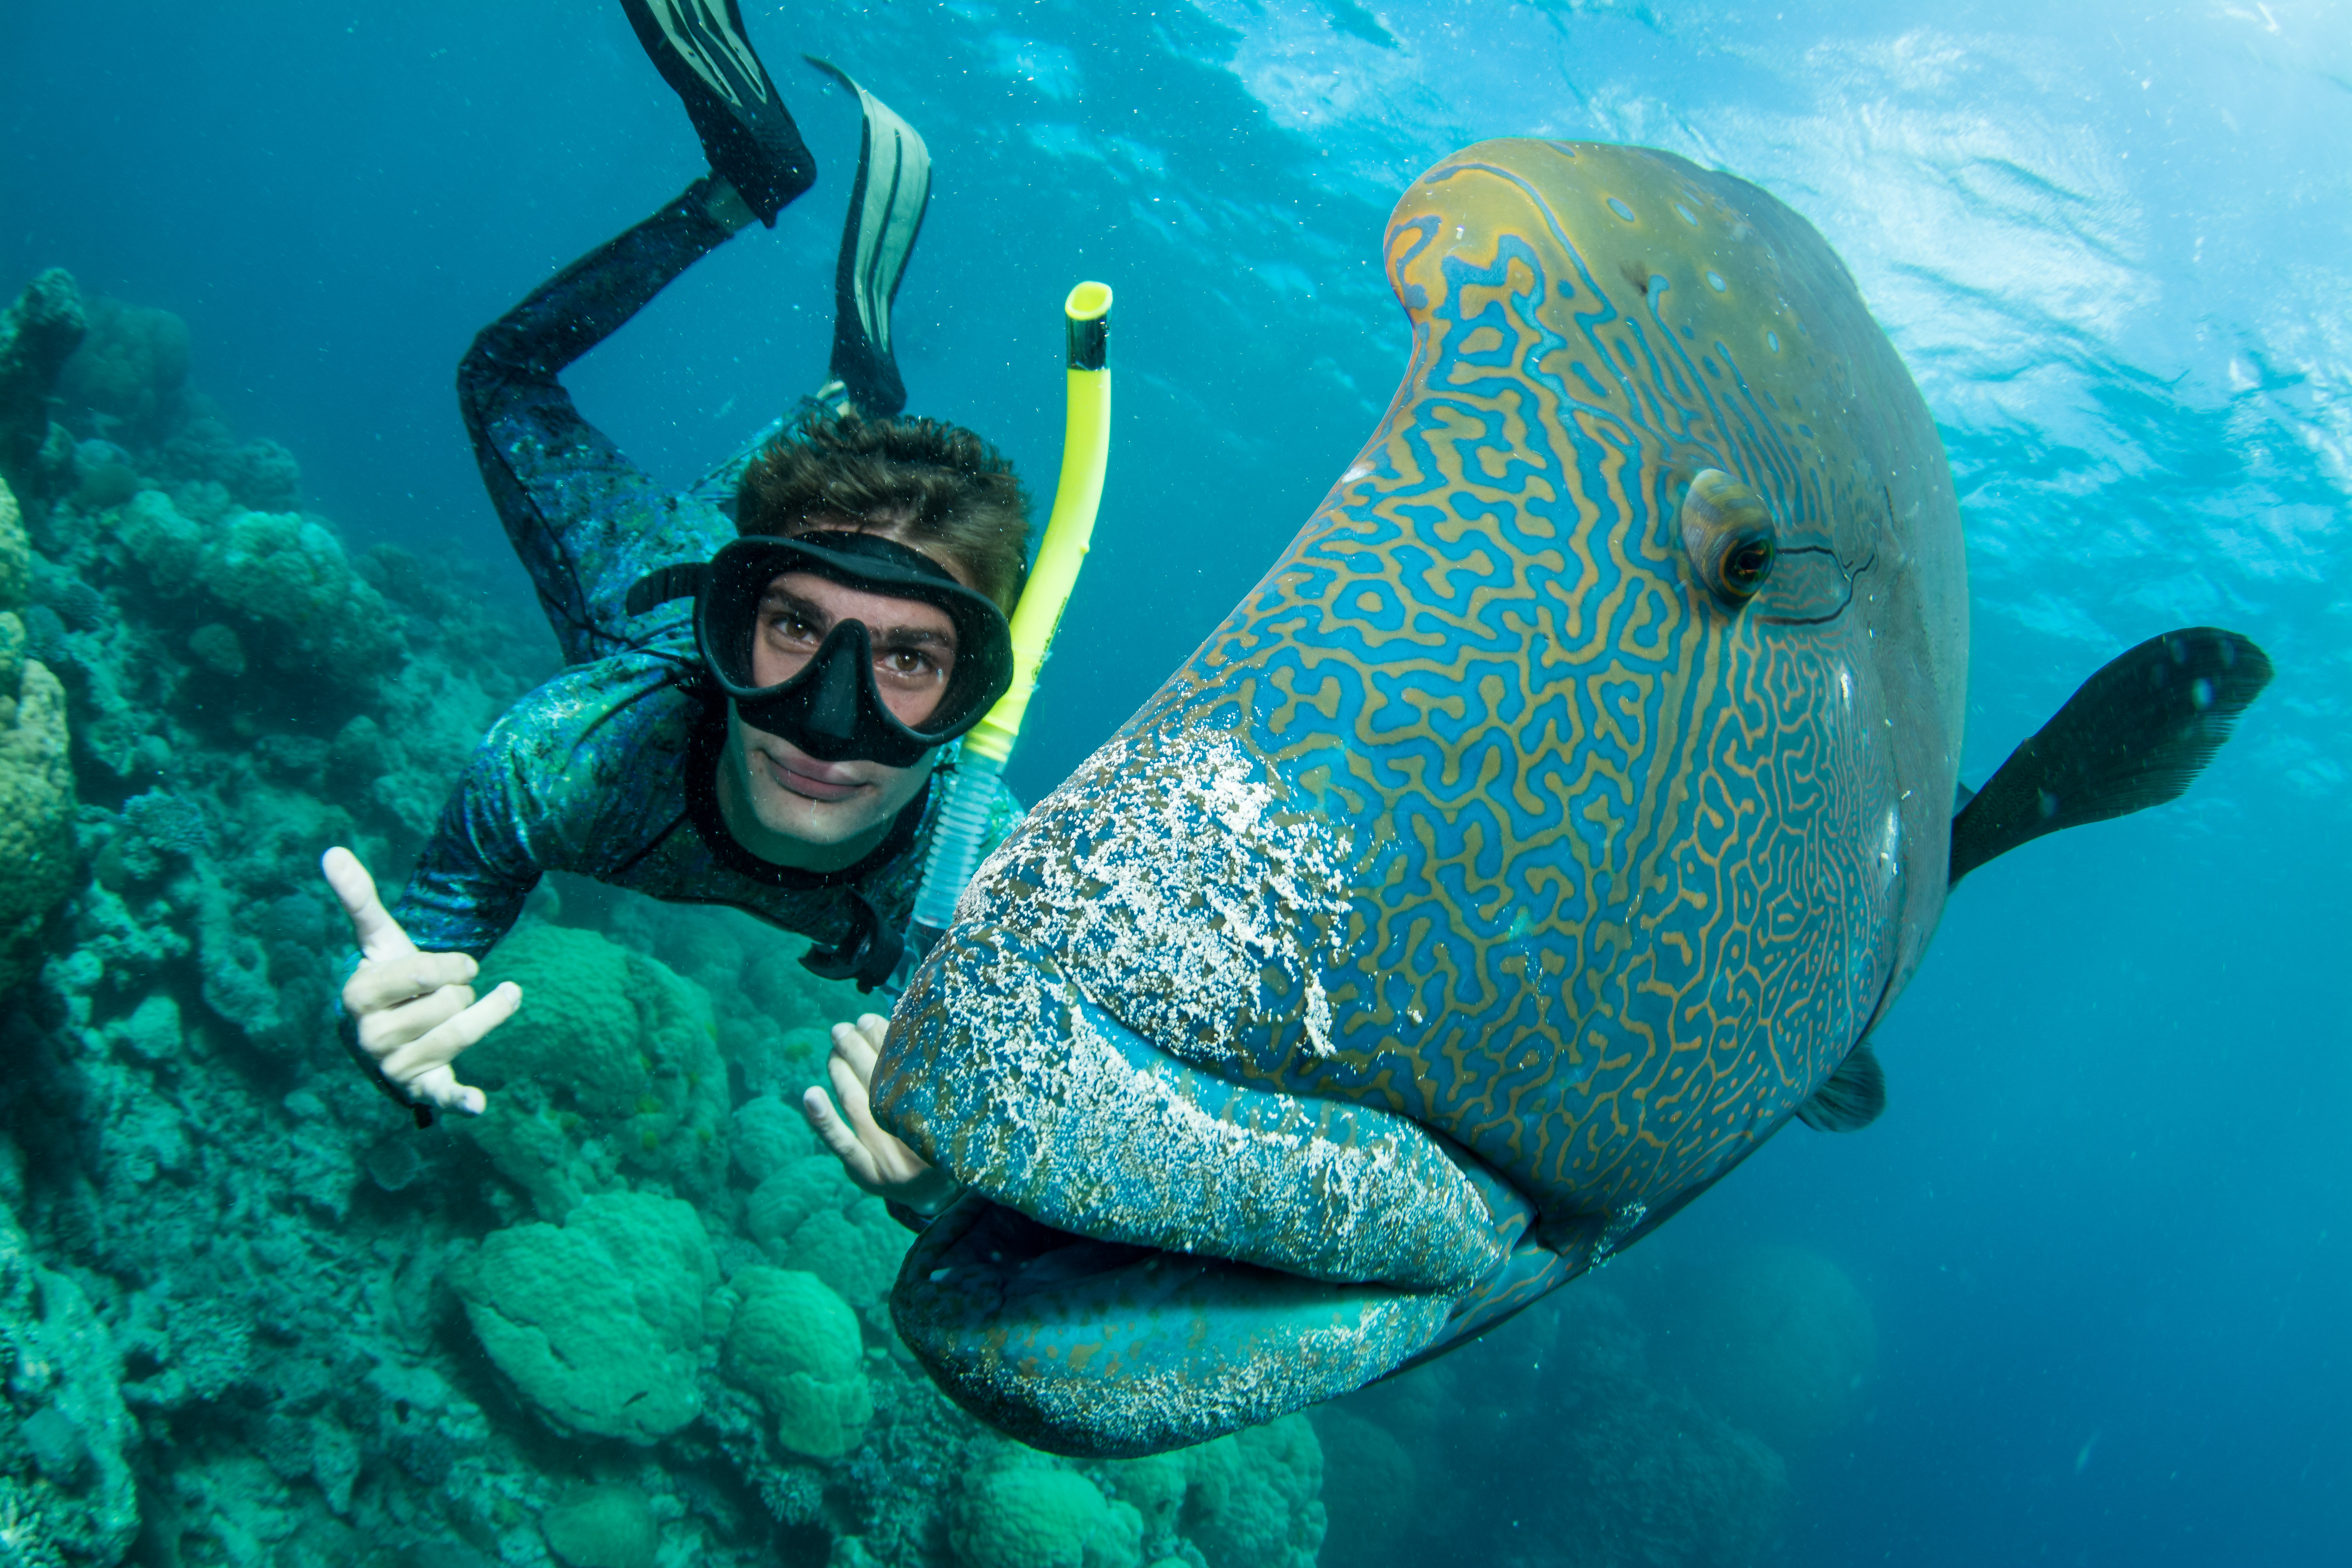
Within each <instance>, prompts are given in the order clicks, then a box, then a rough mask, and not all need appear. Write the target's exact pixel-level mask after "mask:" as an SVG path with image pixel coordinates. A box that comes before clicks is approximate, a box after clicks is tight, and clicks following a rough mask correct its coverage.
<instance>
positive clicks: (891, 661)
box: [882, 647, 939, 676]
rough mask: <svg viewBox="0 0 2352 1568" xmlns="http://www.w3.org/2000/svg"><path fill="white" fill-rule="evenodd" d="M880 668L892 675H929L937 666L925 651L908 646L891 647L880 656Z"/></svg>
mask: <svg viewBox="0 0 2352 1568" xmlns="http://www.w3.org/2000/svg"><path fill="white" fill-rule="evenodd" d="M882 668H885V669H887V670H888V671H889V672H890V673H891V674H893V675H901V676H917V675H929V673H930V672H931V671H933V670H934V669H937V668H939V666H938V665H937V664H936V663H934V662H933V661H932V659H931V656H930V655H929V654H927V653H922V652H919V651H918V650H916V649H914V648H910V647H901V648H893V649H891V650H890V651H889V652H888V653H886V654H884V655H883V656H882Z"/></svg>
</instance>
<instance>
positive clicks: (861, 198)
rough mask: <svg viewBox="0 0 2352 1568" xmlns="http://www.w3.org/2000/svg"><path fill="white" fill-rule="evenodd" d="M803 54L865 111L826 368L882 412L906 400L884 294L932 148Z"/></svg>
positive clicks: (917, 220)
mask: <svg viewBox="0 0 2352 1568" xmlns="http://www.w3.org/2000/svg"><path fill="white" fill-rule="evenodd" d="M803 58H806V59H807V61H808V63H809V64H811V65H813V66H814V67H816V68H817V69H819V70H821V71H824V73H825V74H826V75H828V76H830V77H832V78H833V79H835V80H836V81H838V82H840V83H841V84H842V85H843V86H844V87H845V88H847V89H849V90H850V91H852V92H854V93H856V95H857V101H858V106H859V107H860V109H862V110H864V111H865V116H866V132H865V136H864V138H863V140H862V141H861V142H860V143H859V146H858V153H857V184H856V189H854V190H853V191H851V192H850V194H849V222H848V225H847V226H846V227H845V228H844V229H843V231H842V236H841V260H840V262H839V264H838V265H837V266H836V267H835V269H834V307H833V362H832V374H833V379H834V380H835V381H837V382H839V383H841V384H842V391H843V392H844V393H845V395H846V396H847V397H848V400H849V402H850V403H851V404H852V405H854V406H855V407H856V410H857V411H858V412H859V413H860V414H863V415H865V416H866V417H868V418H887V416H891V415H893V414H896V413H898V411H899V410H900V409H902V408H904V407H906V406H907V385H906V383H905V382H904V381H902V380H900V379H899V375H898V360H897V358H896V357H895V356H894V355H893V354H892V353H891V349H890V301H891V300H894V299H896V298H897V297H898V279H900V278H901V277H903V276H904V275H905V273H906V270H907V258H908V257H909V256H911V255H912V254H914V249H915V239H916V237H917V236H919V234H921V233H922V231H923V213H924V211H925V209H927V208H928V207H929V205H930V200H931V150H930V149H929V147H928V146H926V145H924V142H923V139H922V137H921V136H920V135H919V134H918V133H917V132H916V130H915V128H914V127H913V126H911V125H909V124H908V123H907V122H906V121H904V120H902V119H900V118H899V117H898V114H897V113H895V112H894V111H893V110H891V108H890V106H889V105H888V104H887V103H884V102H883V101H882V100H880V99H878V98H877V97H875V96H874V95H873V94H872V93H870V92H868V91H866V89H864V88H862V87H860V86H858V85H857V83H856V80H854V79H852V78H851V77H850V75H849V73H848V72H846V71H845V70H843V69H842V68H840V67H838V66H836V65H835V64H833V63H832V62H831V61H830V60H822V59H819V58H817V57H816V56H814V55H809V56H805V57H803ZM820 397H824V394H820ZM824 401H827V402H831V401H833V399H832V398H830V397H824Z"/></svg>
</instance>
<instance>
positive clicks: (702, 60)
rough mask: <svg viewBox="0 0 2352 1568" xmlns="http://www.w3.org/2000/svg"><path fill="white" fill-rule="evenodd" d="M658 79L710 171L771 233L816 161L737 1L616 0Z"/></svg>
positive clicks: (809, 180) (812, 176)
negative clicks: (678, 104)
mask: <svg viewBox="0 0 2352 1568" xmlns="http://www.w3.org/2000/svg"><path fill="white" fill-rule="evenodd" d="M621 9H622V10H624V11H625V12H627V13H628V16H629V26H632V27H634V28H635V29H636V34H637V42H639V43H641V44H643V45H644V46H645V48H646V54H647V55H648V56H650V57H651V58H652V59H653V62H654V67H655V68H656V69H657V70H659V71H660V72H661V74H662V79H663V80H664V81H666V82H667V83H669V85H670V89H671V90H672V91H674V92H676V93H677V96H678V98H679V99H680V100H682V101H684V103H685V104H686V114H687V118H688V119H689V120H691V121H694V131H695V134H696V135H698V136H699V137H701V138H702V154H703V156H704V157H706V158H708V159H709V160H710V168H711V172H712V173H714V174H718V175H719V177H720V178H722V179H724V180H725V181H727V183H728V184H731V185H733V186H734V187H735V194H736V195H740V196H741V197H742V198H743V205H745V206H747V207H750V208H751V210H752V211H753V212H755V213H757V214H759V215H760V221H761V223H764V224H766V225H767V226H769V227H770V228H773V227H775V226H776V214H778V213H779V212H782V210H783V208H784V206H785V205H786V204H787V203H789V202H790V201H792V199H793V197H795V196H797V195H800V194H801V193H802V192H803V191H805V190H807V189H808V188H809V187H810V186H811V185H813V184H815V183H816V160H815V159H814V158H813V157H811V156H809V150H808V146H807V144H806V143H805V142H803V141H802V140H801V132H800V127H799V126H797V125H795V124H793V117H792V114H791V111H789V110H786V109H785V108H784V100H783V98H782V95H781V94H779V93H778V92H777V91H776V84H775V83H774V82H773V81H772V80H770V79H769V78H768V68H767V67H766V66H763V65H761V63H760V57H759V55H758V53H757V52H755V51H754V50H753V49H752V47H751V36H750V35H749V34H748V33H746V32H745V31H744V29H743V8H742V6H741V5H740V3H739V0H621Z"/></svg>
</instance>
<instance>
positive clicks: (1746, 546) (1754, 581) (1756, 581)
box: [1681, 468, 1780, 610]
mask: <svg viewBox="0 0 2352 1568" xmlns="http://www.w3.org/2000/svg"><path fill="white" fill-rule="evenodd" d="M1681 522H1682V536H1683V550H1684V552H1685V553H1686V554H1688V555H1689V556H1690V559H1691V564H1692V566H1694V567H1695V568H1696V570H1697V573H1698V578H1699V581H1700V582H1702V583H1704V584H1706V590H1707V592H1708V593H1710V594H1712V595H1715V599H1716V602H1717V604H1719V605H1722V606H1723V607H1724V608H1725V609H1727V610H1737V609H1738V608H1740V607H1741V606H1742V605H1746V604H1747V603H1748V600H1750V599H1752V598H1754V597H1755V596H1756V595H1757V594H1758V593H1759V592H1760V591H1761V590H1762V589H1763V586H1764V584H1765V582H1766V580H1767V579H1769V577H1770V576H1771V575H1772V563H1774V562H1775V561H1776V560H1778V559H1779V558H1780V542H1779V540H1778V539H1777V538H1775V536H1774V534H1773V531H1772V514H1771V512H1770V511H1769V510H1768V509H1767V508H1766V507H1765V505H1764V498H1763V497H1762V496H1759V495H1758V494H1757V493H1756V492H1755V491H1754V490H1752V489H1749V488H1748V486H1746V485H1743V484H1741V483H1740V482H1739V481H1738V479H1733V478H1732V477H1731V476H1730V475H1729V474H1727V473H1725V472H1724V471H1723V470H1722V469H1720V468H1702V469H1700V470H1699V471H1698V473H1697V474H1696V475H1695V476H1693V477H1692V479H1691V487H1690V492H1689V493H1688V494H1687V495H1685V496H1684V497H1683V505H1682V518H1681Z"/></svg>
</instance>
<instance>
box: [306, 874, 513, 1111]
mask: <svg viewBox="0 0 2352 1568" xmlns="http://www.w3.org/2000/svg"><path fill="white" fill-rule="evenodd" d="M319 869H320V871H322V872H324V873H325V874H326V878H327V886H329V887H331V888H332V889H335V897H337V898H338V899H341V900H342V901H343V912H344V913H345V914H347V915H349V916H351V917H352V935H353V936H354V937H356V938H357V939H358V941H359V944H360V966H359V967H358V968H357V969H355V970H353V971H352V977H351V979H350V981H349V982H347V983H346V984H344V986H343V1010H344V1011H345V1012H347V1013H349V1014H350V1015H351V1016H352V1020H353V1021H354V1022H355V1023H357V1024H358V1026H359V1037H360V1045H361V1047H362V1048H364V1049H365V1050H366V1052H367V1054H368V1055H369V1056H371V1057H373V1058H375V1065H376V1070H377V1071H378V1072H381V1073H382V1074H383V1076H384V1077H385V1078H387V1079H391V1080H392V1081H393V1082H394V1083H395V1084H397V1085H399V1086H400V1087H401V1088H402V1089H406V1090H407V1091H408V1092H409V1093H410V1094H411V1095H412V1096H414V1097H415V1098H416V1099H417V1100H423V1101H425V1102H426V1103H427V1104H431V1105H436V1106H439V1107H440V1108H441V1109H442V1110H462V1111H464V1112H465V1113H466V1114H467V1115H468V1116H479V1115H480V1114H481V1113H482V1108H483V1107H484V1106H485V1105H486V1104H488V1101H487V1100H484V1099H483V1097H482V1091H481V1090H480V1089H468V1088H467V1087H466V1086H465V1085H464V1084H462V1083H459V1082H458V1081H457V1074H456V1073H455V1072H453V1071H452V1070H450V1067H449V1064H450V1063H451V1062H453V1061H455V1060H456V1059H457V1053H458V1052H460V1051H462V1050H464V1049H465V1048H466V1047H467V1046H470V1045H472V1044H473V1043H474V1042H475V1041H477V1040H478V1039H480V1038H481V1037H483V1036H484V1035H487V1034H488V1033H489V1032H490V1031H491V1030H492V1029H495V1028H497V1027H498V1026H499V1025H500V1024H503V1023H505V1022H506V1021H507V1020H508V1019H509V1018H510V1017H512V1016H514V1010H515V1009H516V1008H517V1007H518V1006H520V1005H521V1004H522V987H521V986H520V985H517V984H514V983H513V982H511V981H509V982H508V983H507V984H503V985H501V986H499V988H498V989H497V990H495V991H493V992H491V993H490V994H488V996H485V997H483V998H482V999H481V1000H479V1001H476V1000H475V999H474V988H473V985H472V984H470V982H471V981H472V980H473V978H474V976H475V975H476V974H477V973H479V971H480V968H481V966H480V965H479V964H478V963H475V962H474V961H473V960H472V959H470V958H468V957H467V956H466V955H465V954H464V953H462V952H417V951H416V944H415V942H410V941H409V940H408V933H407V932H406V931H402V930H401V929H400V925H399V923H398V922H397V921H394V919H393V918H392V916H390V915H389V914H387V913H385V912H384V908H383V900H381V899H379V898H377V897H376V893H375V879H374V878H373V877H371V876H369V875H368V872H367V868H366V867H364V866H362V865H361V864H360V860H359V857H358V856H356V855H354V854H352V852H351V851H350V850H348V849H345V848H342V847H340V846H338V847H335V848H332V849H330V850H328V851H327V853H326V857H325V858H323V859H321V860H320V863H319Z"/></svg>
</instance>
